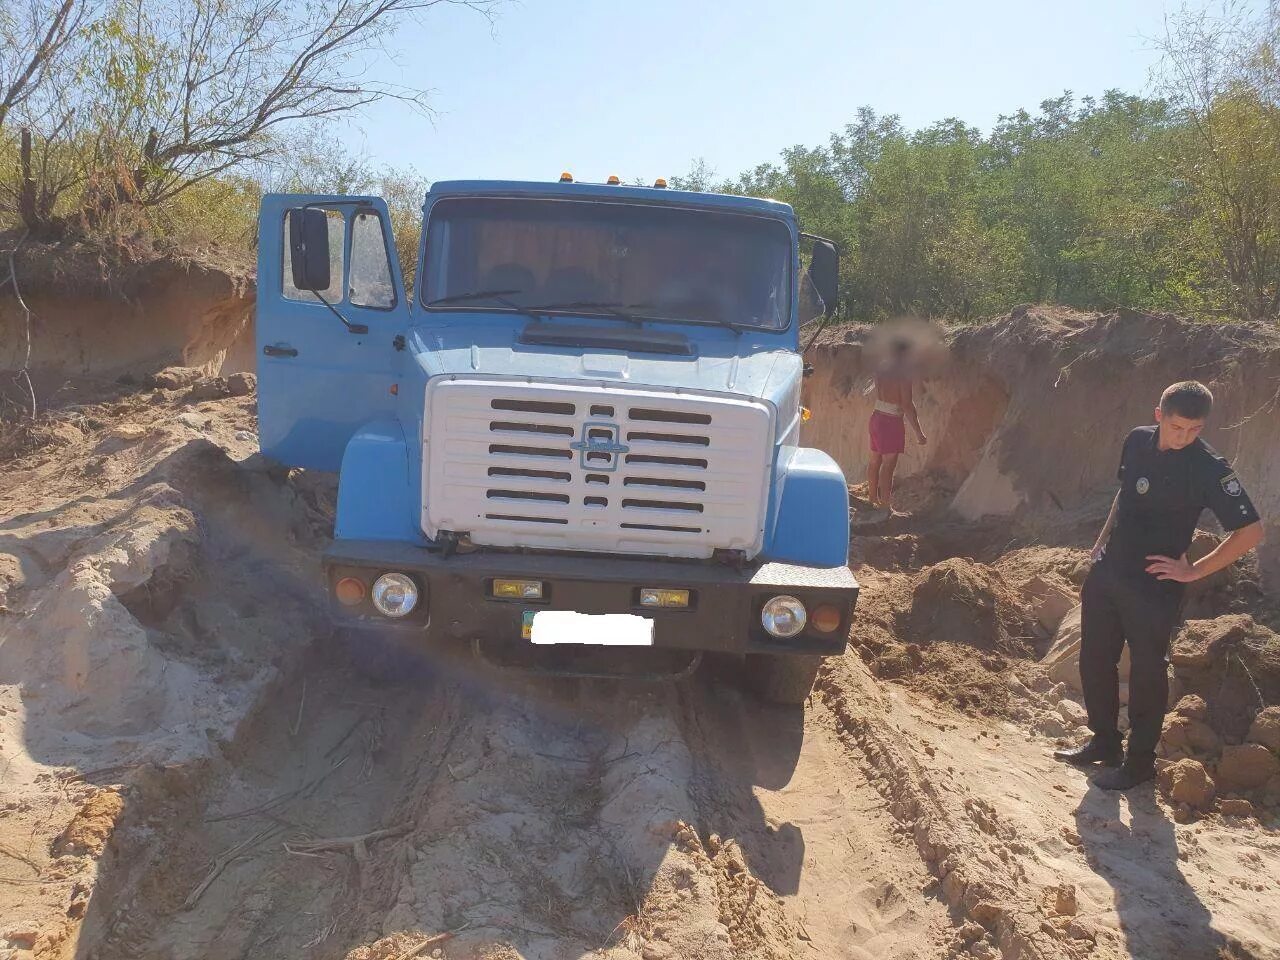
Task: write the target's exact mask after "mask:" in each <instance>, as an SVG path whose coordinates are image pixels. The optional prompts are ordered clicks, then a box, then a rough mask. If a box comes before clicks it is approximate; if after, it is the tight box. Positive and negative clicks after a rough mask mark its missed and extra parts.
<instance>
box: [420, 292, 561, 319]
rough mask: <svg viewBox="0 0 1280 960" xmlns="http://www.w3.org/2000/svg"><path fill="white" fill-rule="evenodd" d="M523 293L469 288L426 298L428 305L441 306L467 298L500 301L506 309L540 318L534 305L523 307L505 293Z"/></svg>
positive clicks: (464, 301) (467, 299) (465, 300)
mask: <svg viewBox="0 0 1280 960" xmlns="http://www.w3.org/2000/svg"><path fill="white" fill-rule="evenodd" d="M511 293H524V291H523V290H469V291H467V292H466V293H453V294H450V295H449V296H447V297H436V298H435V299H434V300H428V301H427V303H426V305H427V306H428V307H443V306H444V305H445V304H447V303H466V302H467V301H469V300H493V301H494V302H495V303H500V304H502V305H503V306H504V307H507V308H508V309H511V310H514V311H516V313H523V314H524V315H525V316H526V317H532V318H533V319H534V320H541V319H542V316H541V314H539V313H536V312H535V311H536V310H537V309H538V308H536V307H525V306H521V305H520V304H518V303H516V302H515V301H514V300H508V299H507V294H511Z"/></svg>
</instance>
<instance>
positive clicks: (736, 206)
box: [427, 180, 795, 220]
mask: <svg viewBox="0 0 1280 960" xmlns="http://www.w3.org/2000/svg"><path fill="white" fill-rule="evenodd" d="M445 196H486V197H493V196H505V197H551V198H556V199H565V200H627V201H631V202H633V203H659V204H663V205H670V206H681V207H702V208H704V209H707V208H711V209H717V210H729V211H738V212H741V213H754V214H757V215H764V216H771V217H777V218H781V219H786V220H794V219H795V214H794V212H793V211H792V209H791V205H790V204H787V203H782V202H780V201H778V200H762V199H759V198H757V197H739V196H734V195H731V194H726V193H701V192H698V191H693V190H671V189H669V188H665V187H637V186H629V185H621V184H620V185H617V186H612V185H609V184H604V183H576V182H567V183H566V182H560V183H544V182H542V181H537V180H439V181H437V182H435V183H433V184H432V185H431V188H430V189H429V190H428V191H427V199H428V200H431V199H433V198H438V197H445Z"/></svg>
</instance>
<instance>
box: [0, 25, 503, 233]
mask: <svg viewBox="0 0 1280 960" xmlns="http://www.w3.org/2000/svg"><path fill="white" fill-rule="evenodd" d="M32 2H36V3H39V2H43V0H32ZM62 2H63V3H64V4H76V3H82V2H85V0H62ZM104 2H105V3H106V5H105V6H104V7H102V8H101V9H96V10H95V11H94V15H93V16H91V17H84V18H82V19H81V20H76V19H74V17H75V15H76V12H77V11H78V10H80V9H81V8H79V7H75V6H71V7H69V8H68V9H69V10H70V13H69V14H67V15H65V16H64V15H63V14H62V13H61V10H62V8H61V7H59V8H57V9H56V10H54V9H53V8H50V9H51V10H53V14H52V15H53V16H54V18H55V20H56V23H55V24H54V26H56V27H57V28H56V29H54V27H53V26H51V27H50V28H49V30H48V31H46V32H49V33H50V35H52V36H54V37H55V39H56V38H62V37H63V36H64V34H68V33H69V34H70V36H71V38H70V39H67V40H65V43H64V46H66V45H74V46H75V47H76V54H77V56H76V57H74V58H72V57H68V56H63V57H62V58H61V59H60V60H59V61H58V62H57V63H56V64H55V63H54V61H53V60H52V58H51V57H50V56H47V55H46V56H45V57H44V59H43V60H42V61H41V62H42V63H44V64H47V65H48V66H46V67H44V68H41V69H43V71H44V72H41V70H40V69H38V70H36V71H35V72H34V73H33V74H32V77H33V78H34V79H41V80H43V81H44V83H43V85H42V96H41V97H36V96H33V95H32V94H31V89H32V86H31V81H30V80H29V81H26V83H25V85H24V86H21V87H20V89H19V95H18V97H17V98H16V99H15V104H16V105H20V106H22V107H23V110H22V111H21V113H22V114H23V116H22V120H21V122H22V123H23V124H24V125H26V126H28V127H29V128H30V129H31V130H32V131H33V134H34V139H35V140H37V141H38V143H37V144H35V146H34V147H33V149H32V150H30V151H27V152H28V153H42V155H43V158H44V159H43V161H42V162H35V161H33V164H32V172H33V174H36V175H38V176H43V182H42V184H41V190H42V195H43V196H44V197H45V198H46V202H44V203H42V204H39V205H38V207H37V208H28V207H24V206H22V205H21V204H20V205H19V212H20V214H21V216H22V218H23V220H24V221H26V223H27V226H28V227H29V228H30V229H32V230H33V231H35V232H56V231H57V229H59V228H60V227H63V226H65V225H66V223H67V222H68V221H74V220H79V221H82V222H83V225H85V226H87V227H90V228H92V227H94V226H95V225H96V224H98V223H100V222H102V221H103V219H104V218H106V217H108V216H110V215H111V214H112V213H113V211H116V210H118V209H120V208H126V207H129V208H135V209H146V208H151V207H155V206H158V205H162V204H165V203H167V202H169V201H171V200H173V199H174V198H175V197H177V196H178V195H180V194H181V193H183V192H184V191H187V190H189V189H191V188H192V187H193V186H195V185H198V184H201V183H203V182H205V181H208V180H210V179H213V178H217V177H220V176H223V175H228V174H230V173H232V172H234V171H236V170H238V169H244V168H245V167H246V166H248V165H251V164H253V163H254V162H256V161H261V160H265V159H269V158H271V157H272V156H273V155H276V154H277V153H278V152H279V150H280V147H281V144H282V142H283V137H282V135H283V134H284V133H285V132H286V131H288V130H289V129H290V128H292V127H294V126H296V125H298V124H300V123H302V124H305V123H306V122H308V121H314V120H318V119H331V118H334V117H337V116H342V115H346V114H350V113H352V112H353V111H356V110H359V109H360V108H362V107H365V106H368V105H370V104H372V103H374V102H377V101H379V100H386V99H394V100H399V101H401V102H403V103H405V104H406V105H408V106H409V107H411V108H412V109H415V110H418V111H420V112H425V111H429V104H428V102H427V95H426V92H425V90H422V89H418V88H402V87H395V86H390V85H387V84H382V83H378V82H375V81H372V80H370V79H368V78H367V77H366V76H364V70H365V67H366V66H367V64H368V61H369V59H370V58H372V57H375V56H378V55H380V53H381V52H382V43H383V41H384V40H385V39H386V38H387V37H388V35H389V34H390V33H391V31H393V30H394V29H395V28H396V27H397V26H398V25H399V24H400V23H402V22H404V21H405V20H406V19H409V18H413V17H417V16H419V15H421V14H423V13H425V12H426V11H428V10H430V9H431V8H434V7H437V6H444V5H451V6H460V7H465V8H467V9H469V10H472V11H475V12H478V13H480V14H481V15H484V16H490V15H492V13H493V11H494V9H495V8H496V6H497V4H498V3H499V2H500V0H310V2H308V3H295V2H292V0H104ZM59 17H61V19H57V18H59ZM33 22H34V21H33ZM57 24H61V26H57ZM47 47H48V45H47V44H46V45H44V47H41V46H40V45H39V44H37V48H39V49H46V48H47ZM9 60H11V61H13V62H15V63H17V62H20V59H19V58H17V57H15V56H12V55H11V56H10V57H9ZM0 63H2V62H0ZM16 75H17V76H18V78H19V79H20V80H21V77H22V76H23V72H22V71H18V72H17V74H16ZM10 86H12V84H10ZM23 91H25V93H24V92H23ZM14 116H15V118H16V117H17V116H18V115H17V114H14ZM68 170H69V171H70V173H68V172H67V171H68ZM40 171H47V175H42V174H40ZM59 171H61V172H59ZM10 192H14V191H10ZM71 192H74V193H75V194H76V195H75V198H74V202H73V203H72V204H71V208H70V209H66V210H64V212H63V213H62V214H60V215H59V216H54V213H53V211H54V208H55V207H56V206H57V205H58V204H59V202H60V201H62V200H64V199H66V197H67V196H68V195H69V194H70V193H71ZM64 206H65V204H64Z"/></svg>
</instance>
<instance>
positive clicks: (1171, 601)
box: [1054, 380, 1262, 790]
mask: <svg viewBox="0 0 1280 960" xmlns="http://www.w3.org/2000/svg"><path fill="white" fill-rule="evenodd" d="M1212 406H1213V394H1211V393H1210V392H1209V390H1208V388H1207V387H1205V386H1204V385H1203V384H1200V383H1197V382H1195V381H1194V380H1188V381H1185V382H1183V383H1175V384H1173V385H1172V386H1171V387H1169V388H1168V389H1167V390H1165V392H1164V394H1163V395H1162V396H1161V397H1160V405H1159V406H1158V407H1157V408H1156V423H1155V425H1154V426H1150V427H1138V428H1136V429H1135V430H1133V431H1132V432H1131V433H1130V434H1129V436H1128V437H1127V438H1126V439H1125V442H1124V449H1123V451H1122V453H1121V455H1120V474H1119V479H1120V491H1119V493H1117V494H1116V498H1115V501H1114V502H1113V503H1112V504H1111V512H1110V514H1109V515H1108V516H1107V522H1106V524H1105V525H1104V526H1103V528H1102V532H1101V533H1100V534H1099V535H1098V542H1097V543H1096V544H1095V545H1094V548H1093V561H1094V566H1093V569H1092V570H1091V571H1090V572H1089V576H1088V578H1087V579H1086V580H1085V583H1084V589H1083V590H1082V591H1081V596H1080V602H1081V611H1080V627H1081V637H1080V680H1081V683H1082V685H1083V688H1084V703H1085V708H1086V710H1087V711H1088V714H1089V729H1090V730H1092V731H1093V736H1092V738H1090V740H1089V741H1088V742H1087V743H1086V744H1084V745H1083V746H1080V747H1076V748H1074V749H1071V750H1058V751H1055V753H1054V756H1055V757H1057V758H1058V759H1060V760H1066V761H1068V762H1069V763H1075V764H1080V765H1087V764H1093V763H1102V764H1104V765H1105V766H1107V767H1110V768H1112V769H1109V770H1104V771H1103V772H1102V773H1101V774H1099V776H1098V777H1097V778H1096V779H1095V780H1094V782H1095V783H1096V784H1098V786H1100V787H1103V788H1104V789H1107V790H1128V789H1129V788H1130V787H1133V786H1136V785H1138V784H1140V783H1143V782H1145V781H1147V780H1150V779H1152V778H1153V777H1154V776H1155V751H1156V744H1157V743H1158V742H1159V740H1160V731H1161V729H1162V727H1163V724H1164V714H1165V710H1166V708H1167V706H1168V700H1169V675H1168V654H1169V641H1170V639H1171V637H1172V636H1173V631H1174V629H1175V628H1176V627H1177V625H1178V621H1179V619H1180V617H1181V609H1182V595H1183V590H1184V586H1183V585H1184V584H1187V583H1190V582H1192V581H1193V580H1200V579H1202V578H1203V577H1207V576H1209V575H1210V574H1213V573H1216V572H1217V571H1219V570H1221V569H1222V568H1224V567H1227V566H1229V565H1230V564H1232V563H1234V562H1235V561H1236V560H1238V559H1239V558H1240V557H1242V556H1244V555H1245V554H1246V553H1248V552H1249V551H1250V550H1252V549H1253V548H1254V547H1256V546H1257V545H1258V544H1259V543H1261V542H1262V522H1261V520H1260V519H1259V517H1258V512H1257V511H1256V510H1255V509H1254V506H1253V504H1252V503H1251V502H1250V501H1249V497H1248V494H1246V493H1245V491H1244V487H1243V486H1242V485H1241V483H1240V480H1239V478H1238V477H1237V476H1236V475H1235V472H1234V471H1233V470H1232V469H1231V465H1230V464H1229V463H1227V461H1226V460H1224V459H1223V458H1222V457H1220V456H1218V454H1217V453H1215V452H1214V450H1213V448H1212V447H1210V446H1209V445H1208V444H1207V443H1205V442H1204V441H1203V440H1201V439H1200V431H1201V430H1203V429H1204V424H1205V420H1206V419H1207V418H1208V416H1209V410H1210V408H1211V407H1212ZM1206 507H1208V508H1209V509H1210V510H1212V511H1213V513H1214V516H1216V517H1217V518H1218V522H1219V523H1221V524H1222V528H1223V530H1225V531H1227V533H1228V534H1229V536H1228V537H1227V539H1226V540H1224V541H1223V542H1222V543H1221V544H1219V545H1218V547H1217V549H1216V550H1214V551H1213V552H1212V553H1210V554H1208V555H1207V556H1205V557H1203V558H1201V559H1200V560H1197V561H1196V562H1195V563H1190V562H1188V560H1187V558H1186V551H1187V548H1188V547H1190V546H1191V538H1192V537H1193V536H1194V535H1195V529H1196V523H1197V521H1198V520H1199V518H1200V514H1201V512H1202V511H1203V510H1204V509H1205V508H1206ZM1126 643H1128V644H1129V660H1130V669H1129V749H1128V753H1127V754H1126V753H1125V752H1124V750H1123V748H1122V744H1121V737H1120V730H1119V728H1118V727H1117V721H1118V718H1119V714H1120V683H1119V675H1118V673H1117V669H1116V668H1117V666H1118V664H1119V663H1120V654H1121V651H1122V650H1123V648H1124V645H1125V644H1126Z"/></svg>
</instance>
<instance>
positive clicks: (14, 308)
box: [0, 259, 255, 399]
mask: <svg viewBox="0 0 1280 960" xmlns="http://www.w3.org/2000/svg"><path fill="white" fill-rule="evenodd" d="M6 278H7V271H6ZM254 292H255V287H254V282H253V280H252V279H250V278H249V277H247V276H246V275H245V274H244V273H243V272H242V271H239V270H235V269H231V268H223V267H214V266H206V265H200V264H193V263H189V262H185V261H182V262H180V261H176V260H169V259H160V260H155V261H153V262H151V263H148V264H146V265H145V266H141V267H139V268H138V269H137V270H136V272H135V273H134V274H132V275H131V276H130V278H129V280H128V282H127V283H125V284H123V285H122V286H121V287H120V288H119V289H103V288H101V287H100V286H99V285H95V284H88V285H85V286H83V287H81V286H77V285H75V284H73V283H70V282H61V281H56V280H50V279H48V278H46V277H33V278H32V279H31V282H29V283H26V284H25V285H24V287H23V299H24V300H25V301H26V303H27V306H28V307H30V309H31V359H30V371H31V377H32V380H33V381H34V383H35V386H36V393H37V399H40V398H41V397H47V396H48V395H49V394H51V393H52V392H53V391H55V390H57V389H58V388H59V387H60V386H61V385H62V384H63V383H64V382H66V381H67V380H69V379H74V378H81V377H86V376H87V377H95V378H97V377H101V378H107V379H111V378H115V377H117V376H120V375H121V374H124V373H148V372H150V371H153V370H156V369H159V368H160V367H165V366H170V365H180V366H186V367H198V368H201V369H202V370H204V371H205V372H206V373H209V374H223V375H225V374H229V373H236V372H239V371H243V370H253V368H254V356H253V307H254ZM26 349H27V337H26V317H25V314H24V313H23V311H22V310H21V309H20V308H19V306H18V303H17V301H16V300H15V299H14V298H13V296H12V295H11V293H10V292H9V291H8V290H5V291H3V292H2V293H0V384H3V385H4V390H5V391H6V392H10V390H9V384H10V379H11V377H12V374H13V372H14V371H15V370H17V369H20V368H21V367H22V365H23V362H24V358H25V355H26Z"/></svg>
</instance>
